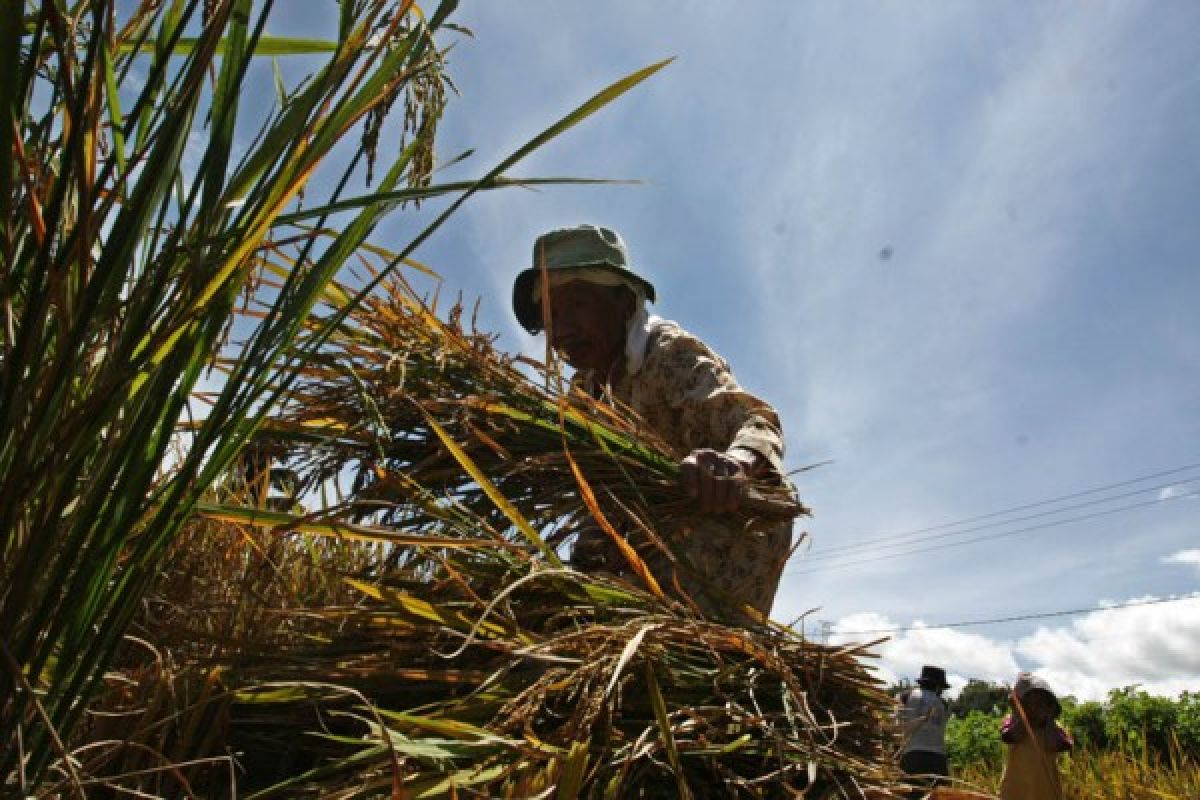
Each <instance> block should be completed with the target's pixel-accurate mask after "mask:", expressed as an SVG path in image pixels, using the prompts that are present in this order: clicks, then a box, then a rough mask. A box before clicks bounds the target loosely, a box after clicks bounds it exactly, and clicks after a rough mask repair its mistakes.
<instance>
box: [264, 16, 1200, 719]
mask: <svg viewBox="0 0 1200 800" xmlns="http://www.w3.org/2000/svg"><path fill="white" fill-rule="evenodd" d="M462 6H463V7H462V8H461V9H460V11H459V12H458V13H457V14H456V15H455V17H454V19H455V20H456V21H457V22H459V23H460V24H463V25H466V26H467V27H468V28H470V29H472V30H473V31H474V34H475V36H474V38H466V37H460V38H459V41H458V42H457V44H456V45H455V48H454V50H453V51H452V53H451V55H450V71H451V74H452V76H453V77H454V80H455V82H456V84H457V86H458V87H459V89H460V90H461V97H458V98H455V99H454V101H453V102H452V103H451V106H450V108H449V110H448V112H447V115H446V119H445V122H444V124H443V127H442V131H441V136H442V139H441V143H440V145H439V150H440V153H441V154H442V155H443V157H449V156H451V155H454V154H456V153H458V152H460V151H462V150H466V149H474V150H475V151H476V153H475V155H474V157H473V158H471V159H470V160H469V161H468V162H466V164H464V165H462V166H460V167H454V168H451V169H450V170H447V172H446V177H447V178H452V177H470V176H474V175H478V174H482V173H483V172H484V171H485V170H486V169H487V168H489V167H490V166H491V165H492V164H493V163H495V162H496V161H498V160H499V159H500V158H502V157H504V156H505V155H507V154H508V153H509V152H511V151H512V150H513V149H515V148H516V147H517V146H518V145H520V144H521V143H523V142H524V141H526V140H527V139H528V138H530V137H531V136H532V135H534V134H535V133H537V132H538V131H540V130H541V129H542V128H544V127H546V126H547V125H548V124H549V123H551V122H552V121H554V120H555V119H557V118H558V117H559V116H561V115H562V114H563V113H565V112H566V111H568V110H569V109H571V108H573V107H574V106H575V105H577V104H578V103H580V102H581V101H583V100H584V99H586V98H587V97H588V96H590V95H591V94H592V93H593V92H595V91H596V90H598V89H599V88H601V87H602V86H604V85H606V84H607V83H609V82H611V81H612V80H615V79H616V78H618V77H620V76H623V75H625V74H627V73H629V72H631V71H633V70H635V69H637V68H640V67H643V66H646V65H648V64H650V63H652V62H655V61H658V60H660V59H663V58H666V57H672V56H673V57H675V58H676V61H675V62H674V63H673V64H671V65H670V66H669V67H667V68H666V69H665V70H664V71H663V72H661V73H659V74H658V75H657V76H655V77H653V78H652V79H651V80H650V81H649V82H648V83H647V84H645V85H643V86H641V87H638V88H637V89H635V90H634V92H633V93H631V94H630V95H628V96H627V97H625V98H623V99H622V100H620V101H618V103H617V104H616V105H614V106H612V107H610V108H608V109H606V110H604V111H603V112H601V113H600V114H599V115H598V116H596V117H594V118H592V119H590V120H588V121H587V122H585V123H584V124H583V125H582V126H580V127H579V128H577V129H575V130H573V131H571V132H569V133H568V134H566V135H565V136H564V137H563V138H561V139H559V140H557V141H555V142H554V143H552V144H550V145H549V146H547V147H546V148H544V149H543V150H541V151H539V152H538V153H536V154H535V155H534V156H532V157H531V158H530V159H528V160H527V161H526V162H525V163H524V164H523V165H521V167H520V168H519V169H517V170H515V173H516V174H518V175H521V176H556V175H572V176H588V177H609V178H637V179H641V180H642V181H644V183H643V184H641V185H638V186H618V187H582V188H577V187H565V188H550V189H546V190H543V191H525V190H516V191H506V192H501V193H492V194H489V195H487V196H483V197H478V198H476V199H474V200H472V201H471V202H470V203H469V204H468V206H467V207H466V208H465V209H464V210H463V211H462V212H461V215H460V216H459V217H458V218H457V219H456V220H455V221H454V222H452V223H451V225H450V226H449V227H447V228H446V229H445V230H444V231H443V232H441V233H439V234H438V235H437V236H435V237H434V239H432V240H431V241H430V242H429V243H428V245H427V246H426V247H424V248H423V249H422V250H421V251H420V252H419V253H418V254H417V255H418V257H419V258H421V259H422V260H423V261H425V262H426V263H428V264H430V265H431V266H433V267H434V268H435V269H437V270H438V271H439V272H440V273H441V274H442V275H443V276H444V278H445V291H449V292H452V293H457V292H458V291H462V292H463V293H464V295H465V296H466V297H467V298H468V299H473V298H474V297H475V296H481V298H482V306H481V314H480V320H481V325H482V326H483V327H484V328H488V329H492V330H495V331H497V332H499V333H500V334H501V340H500V344H501V346H502V347H504V348H506V349H509V350H512V351H524V352H528V353H531V354H538V355H540V354H541V352H542V343H541V341H540V340H537V339H534V338H533V337H530V336H528V335H526V334H525V333H524V332H522V331H521V330H520V329H519V328H518V327H517V326H516V323H515V321H514V320H513V319H512V317H511V313H510V310H509V306H508V298H509V294H510V287H511V280H512V277H513V276H514V275H515V273H516V272H517V271H518V270H519V269H521V268H523V267H524V266H526V265H527V263H528V261H529V259H530V248H531V244H532V241H533V239H534V237H535V236H536V235H537V234H538V233H540V232H542V231H544V230H547V229H550V228H553V227H557V226H560V225H566V224H576V223H579V222H595V223H600V224H605V225H609V226H611V227H614V228H616V229H617V230H619V231H620V232H621V233H622V234H623V236H624V237H625V239H626V241H627V243H628V244H629V247H630V251H631V255H632V259H633V261H634V263H635V265H636V266H637V267H638V268H639V269H640V270H641V271H642V272H643V274H645V275H646V276H647V277H648V278H650V279H651V280H652V281H654V283H655V284H656V285H657V287H658V290H659V297H660V302H659V304H658V305H657V306H656V307H655V309H654V310H655V311H656V312H657V313H659V314H661V315H663V316H666V317H669V318H672V319H676V320H678V321H679V322H681V323H682V324H683V325H685V326H686V327H688V328H690V329H692V330H693V331H694V332H696V333H698V334H699V335H701V336H702V337H703V338H705V339H706V340H707V341H708V342H709V343H710V344H711V345H712V346H713V347H714V348H716V349H717V350H718V351H719V352H721V353H722V354H723V355H724V356H725V357H726V358H727V359H728V360H729V361H730V362H731V363H732V365H733V367H734V370H735V372H736V373H737V375H738V377H739V379H740V381H741V382H742V383H743V384H744V385H745V386H746V387H747V388H749V389H750V390H752V391H754V392H756V393H758V394H759V395H761V396H762V397H763V398H764V399H766V400H768V401H770V402H771V403H772V404H774V405H775V406H776V408H777V409H778V410H779V412H780V414H781V416H782V418H783V421H784V426H785V429H786V433H787V442H788V448H789V452H788V465H789V467H791V468H799V467H803V466H805V465H809V464H814V463H817V462H825V461H830V462H832V463H830V464H828V465H826V466H823V467H820V468H819V469H816V470H813V471H810V472H805V473H802V474H801V475H799V476H798V479H797V480H798V484H799V487H800V491H801V495H802V497H803V499H804V500H805V502H806V503H808V504H809V505H811V507H812V508H813V510H814V516H813V518H812V519H811V520H808V521H807V524H806V525H805V526H804V527H805V528H806V529H807V531H808V532H809V533H810V534H811V539H810V542H811V546H810V547H804V548H802V549H801V551H800V552H798V553H797V555H796V556H794V558H793V561H792V562H791V564H790V566H789V568H788V573H787V574H786V575H785V578H784V583H783V586H782V588H781V590H780V594H779V597H778V600H777V603H776V607H775V616H776V617H777V618H778V619H781V620H785V621H790V620H793V619H795V618H798V617H800V616H802V615H805V614H806V612H807V616H806V617H805V620H804V625H805V627H806V629H807V630H811V631H813V632H814V633H818V632H819V631H820V623H821V622H822V621H828V622H829V623H831V624H832V626H833V628H832V629H833V630H834V631H835V632H836V631H839V630H841V631H859V630H874V629H877V628H891V627H904V628H908V627H912V626H921V625H925V626H936V625H937V624H939V623H944V622H952V621H962V620H973V619H992V618H999V617H1008V616H1017V615H1024V614H1033V613H1039V612H1047V611H1054V610H1058V609H1078V608H1093V607H1098V606H1099V604H1101V603H1108V604H1112V603H1118V604H1119V603H1125V602H1129V601H1133V600H1139V601H1140V600H1145V599H1151V598H1159V599H1161V598H1166V597H1170V596H1175V595H1187V594H1190V593H1194V592H1197V591H1198V590H1200V551H1198V550H1197V548H1200V499H1197V498H1196V497H1194V496H1191V495H1193V494H1195V493H1196V492H1200V466H1198V467H1195V468H1191V469H1187V470H1179V471H1177V472H1174V473H1172V474H1170V475H1166V476H1163V477H1161V478H1159V479H1158V480H1148V481H1143V482H1135V483H1129V484H1128V485H1126V486H1124V487H1122V488H1119V489H1113V490H1110V491H1108V492H1096V493H1093V494H1089V495H1084V496H1081V497H1079V498H1076V499H1074V500H1072V501H1069V502H1070V503H1072V504H1082V503H1084V502H1090V503H1091V504H1090V505H1087V506H1081V507H1080V508H1079V509H1078V510H1076V511H1073V512H1068V513H1063V514H1059V515H1054V514H1052V513H1047V514H1046V515H1045V516H1042V517H1038V518H1036V519H1031V520H1029V521H1026V522H1010V523H1009V524H1008V525H1007V527H1006V526H1004V525H1001V524H997V523H1003V522H1005V521H1006V520H1009V519H1011V517H1013V516H1024V515H1029V514H1035V513H1041V512H1053V511H1054V509H1056V508H1059V507H1061V505H1062V504H1059V505H1046V506H1039V507H1037V508H1035V509H1032V510H1027V511H1025V512H1020V513H1019V514H1013V515H1008V516H1000V517H993V518H989V519H988V520H984V521H980V522H976V523H972V524H971V525H967V526H960V527H957V528H955V527H949V528H941V529H939V530H938V531H937V533H945V534H954V533H955V532H957V531H961V530H962V528H963V527H971V526H977V525H982V524H990V525H992V527H988V528H985V529H981V530H979V531H977V532H975V533H966V534H961V535H947V536H944V537H943V538H940V539H936V540H930V541H926V542H923V543H916V544H912V545H910V546H907V547H896V548H892V549H887V548H882V547H878V546H876V547H874V548H865V549H863V550H859V551H852V552H853V553H854V555H853V556H852V557H851V556H849V555H847V552H851V551H845V552H843V553H842V557H841V558H830V557H828V556H832V555H834V554H835V553H836V552H837V551H835V550H833V548H837V547H840V546H844V545H848V544H854V543H856V542H861V541H863V540H867V539H874V538H877V537H882V536H893V537H894V536H895V535H897V534H902V533H904V532H907V531H913V530H918V529H924V528H927V527H930V526H938V525H941V524H943V523H948V522H954V521H957V520H962V519H966V518H971V517H975V516H977V515H982V514H988V513H990V512H995V511H999V510H1003V509H1009V508H1013V507H1016V506H1022V505H1025V504H1029V503H1034V502H1038V501H1042V500H1046V499H1050V498H1056V497H1062V496H1065V495H1069V494H1073V493H1076V492H1080V491H1082V490H1088V489H1092V488H1094V487H1101V486H1107V485H1111V484H1117V483H1124V482H1127V481H1131V480H1132V479H1135V478H1139V477H1142V476H1146V475H1150V474H1153V473H1159V472H1163V471H1167V470H1173V469H1176V468H1180V467H1184V466H1186V465H1191V464H1197V463H1198V462H1200V413H1198V409H1200V224H1197V216H1198V213H1197V212H1198V209H1200V146H1198V145H1197V142H1200V48H1197V47H1196V46H1195V42H1196V39H1197V36H1198V35H1200V6H1197V5H1196V4H1195V3H1191V2H1188V1H1187V0H1161V2H1153V3H1151V2H1119V3H1118V2H1091V3H1067V2H1038V3H1021V4H1012V3H1009V4H1000V3H982V2H963V3H949V2H946V3H913V2H894V3H893V2H847V3H822V2H798V3H790V2H776V3H768V2H746V3H739V4H735V5H731V4H727V3H721V4H717V3H708V4H700V3H684V2H658V3H644V2H636V0H624V1H620V0H614V1H613V2H607V3H582V2H576V3H571V2H561V1H559V2H554V1H552V0H521V2H508V3H500V2H478V0H476V2H471V1H470V0H468V1H467V2H464V3H463V4H462ZM288 7H289V14H288V15H287V16H286V18H284V17H281V18H280V21H279V23H278V24H277V25H274V26H272V32H274V33H280V34H284V33H300V32H303V33H319V32H320V31H321V28H322V25H324V24H326V22H325V21H326V20H329V19H330V18H331V13H332V12H331V9H332V8H333V6H332V4H327V3H317V2H304V3H296V4H295V5H292V4H291V3H289V5H288ZM302 8H303V9H311V10H310V11H307V13H305V14H298V13H295V10H296V9H302ZM412 232H413V231H412V225H411V222H405V221H404V218H397V222H396V223H395V225H394V226H384V229H381V230H380V231H379V233H378V234H377V235H376V237H375V240H376V241H378V242H379V243H381V244H384V245H389V244H390V245H400V244H403V243H404V242H405V241H407V237H409V236H411V235H412ZM1135 490H1142V491H1141V493H1140V494H1138V495H1131V496H1130V497H1127V498H1125V499H1120V500H1109V501H1108V502H1102V501H1103V500H1104V498H1106V497H1111V496H1112V495H1113V494H1117V493H1128V492H1132V491H1135ZM1134 503H1143V505H1142V506H1141V507H1138V508H1131V509H1127V510H1118V509H1120V508H1122V507H1124V506H1126V505H1132V504H1134ZM1108 511H1111V512H1112V513H1105V514H1102V515H1099V514H1100V512H1108ZM1085 514H1097V516H1092V518H1090V519H1087V520H1082V521H1078V522H1074V523H1070V524H1054V525H1050V526H1047V527H1042V528H1040V529H1038V530H1033V531H1028V532H1025V533H1011V535H1007V536H993V538H988V539H983V540H982V541H977V542H971V543H962V542H963V540H965V539H968V538H975V537H980V536H984V535H992V534H1000V533H1004V532H1006V531H1008V532H1011V531H1015V530H1016V529H1018V528H1022V527H1031V526H1034V525H1045V524H1046V523H1054V522H1060V521H1061V520H1063V519H1065V518H1067V517H1072V516H1081V515H1085ZM923 535H929V534H923ZM891 541H892V542H895V541H904V540H902V539H901V540H897V539H892V540H891ZM918 548H923V552H915V553H912V552H909V551H911V550H915V549H918ZM824 551H828V552H824ZM866 559H874V560H871V561H867V560H866ZM851 561H853V562H854V563H850V562H851ZM843 638H845V637H843ZM881 651H882V655H883V658H882V659H881V666H882V668H883V669H884V671H885V672H886V673H887V674H888V675H889V676H908V677H912V676H914V675H915V674H916V672H917V671H918V670H919V668H920V665H921V664H922V663H937V664H941V665H943V666H945V667H946V668H947V670H948V672H950V673H951V674H952V675H953V676H956V677H955V681H956V682H961V680H963V679H965V678H966V677H980V678H986V679H990V680H997V681H1011V679H1012V675H1013V673H1014V672H1015V671H1016V669H1017V668H1032V669H1037V670H1038V671H1039V672H1042V673H1043V674H1044V675H1045V676H1046V677H1047V678H1048V679H1049V680H1050V681H1051V683H1052V685H1055V686H1056V688H1059V689H1060V690H1061V691H1063V692H1070V693H1075V694H1077V695H1079V696H1084V697H1098V696H1101V695H1103V693H1104V692H1106V691H1107V689H1109V688H1112V687H1116V686H1122V685H1126V684H1130V683H1142V684H1144V685H1145V686H1146V687H1147V688H1150V689H1152V690H1156V691H1169V692H1175V691H1179V690H1182V689H1187V688H1190V689H1192V690H1197V689H1200V599H1197V600H1188V601H1184V602H1178V603H1159V604H1152V605H1143V606H1137V607H1135V608H1130V609H1127V610H1111V611H1097V612H1095V613H1093V614H1087V615H1077V616H1072V617H1061V618H1052V619H1045V620H1030V621H1025V622H1019V623H1016V622H1014V623H1008V624H1004V625H992V626H983V627H973V628H956V629H937V628H933V627H930V628H927V629H925V630H915V631H907V632H902V633H899V634H897V636H896V637H895V638H894V639H893V640H892V641H891V642H889V643H887V644H885V645H883V646H882V648H881Z"/></svg>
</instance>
